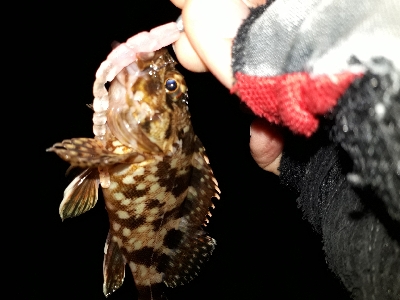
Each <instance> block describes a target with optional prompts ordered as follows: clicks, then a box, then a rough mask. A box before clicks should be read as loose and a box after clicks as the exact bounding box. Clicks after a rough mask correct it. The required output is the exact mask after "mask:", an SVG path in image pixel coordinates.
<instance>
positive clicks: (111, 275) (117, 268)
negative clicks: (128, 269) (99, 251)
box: [103, 232, 125, 297]
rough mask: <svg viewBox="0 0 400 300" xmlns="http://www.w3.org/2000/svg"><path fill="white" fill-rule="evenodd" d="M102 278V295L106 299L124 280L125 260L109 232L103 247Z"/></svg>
mask: <svg viewBox="0 0 400 300" xmlns="http://www.w3.org/2000/svg"><path fill="white" fill-rule="evenodd" d="M103 277H104V283H103V293H104V296H106V297H108V296H109V295H110V294H111V293H113V292H115V291H116V290H117V289H118V288H119V287H120V286H121V285H122V283H123V282H124V278H125V259H124V257H123V256H122V253H121V250H120V249H119V247H118V244H117V243H116V242H114V241H113V240H112V235H111V233H110V232H109V233H108V236H107V240H106V245H105V247H104V262H103Z"/></svg>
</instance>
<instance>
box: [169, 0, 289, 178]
mask: <svg viewBox="0 0 400 300" xmlns="http://www.w3.org/2000/svg"><path fill="white" fill-rule="evenodd" d="M171 2H172V3H173V4H174V5H175V6H177V7H178V8H180V9H182V19H183V24H184V26H185V31H184V32H183V33H181V36H180V38H179V40H178V41H176V42H175V44H174V50H175V54H176V56H177V58H178V60H179V62H180V63H181V64H182V66H183V67H185V68H186V69H188V70H190V71H193V72H206V71H210V72H211V73H212V74H213V75H214V76H215V77H216V78H217V79H218V80H219V81H220V82H221V83H222V84H223V85H224V86H225V87H226V88H228V89H230V88H231V87H232V85H233V83H234V82H235V79H234V77H233V73H232V68H231V60H232V53H231V49H232V42H233V39H234V37H235V36H236V31H237V29H238V28H239V26H240V24H241V23H242V21H243V20H244V19H245V18H246V17H247V16H248V15H249V13H250V10H249V7H256V6H258V5H261V4H264V3H265V2H266V0H171ZM250 131H251V137H250V152H251V155H252V156H253V158H254V160H255V161H256V163H257V164H258V165H259V166H260V167H261V168H262V169H264V170H266V171H269V172H272V173H274V174H276V175H279V170H278V167H279V164H280V159H281V156H282V149H283V139H282V136H281V134H280V133H279V130H277V129H276V128H275V127H274V126H273V125H271V124H269V123H268V122H267V121H265V120H262V119H258V120H255V121H254V122H253V123H252V124H251V128H250Z"/></svg>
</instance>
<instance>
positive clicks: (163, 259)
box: [156, 253, 170, 272]
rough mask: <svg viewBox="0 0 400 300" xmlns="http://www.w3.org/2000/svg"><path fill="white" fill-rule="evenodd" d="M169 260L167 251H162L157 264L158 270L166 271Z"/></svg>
mask: <svg viewBox="0 0 400 300" xmlns="http://www.w3.org/2000/svg"><path fill="white" fill-rule="evenodd" d="M169 261H170V257H169V256H168V255H167V254H165V253H161V254H160V256H159V257H158V264H157V266H156V269H157V271H158V272H165V270H166V269H167V267H168V263H169Z"/></svg>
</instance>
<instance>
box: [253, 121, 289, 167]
mask: <svg viewBox="0 0 400 300" xmlns="http://www.w3.org/2000/svg"><path fill="white" fill-rule="evenodd" d="M250 130H251V137H250V152H251V155H252V156H253V158H254V160H255V162H256V163H257V164H258V165H259V166H260V167H261V168H262V169H264V170H265V171H268V172H272V173H274V174H276V175H279V170H278V167H279V164H280V160H281V156H282V150H283V139H282V135H281V134H280V132H279V130H278V129H277V128H276V127H275V126H273V125H271V124H270V123H268V122H267V121H265V120H263V119H257V120H255V121H254V122H253V123H252V124H251V126H250Z"/></svg>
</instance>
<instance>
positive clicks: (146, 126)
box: [141, 120, 151, 132]
mask: <svg viewBox="0 0 400 300" xmlns="http://www.w3.org/2000/svg"><path fill="white" fill-rule="evenodd" d="M150 122H151V121H150V120H148V121H144V122H143V123H142V125H141V128H142V129H143V130H144V131H145V132H150Z"/></svg>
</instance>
